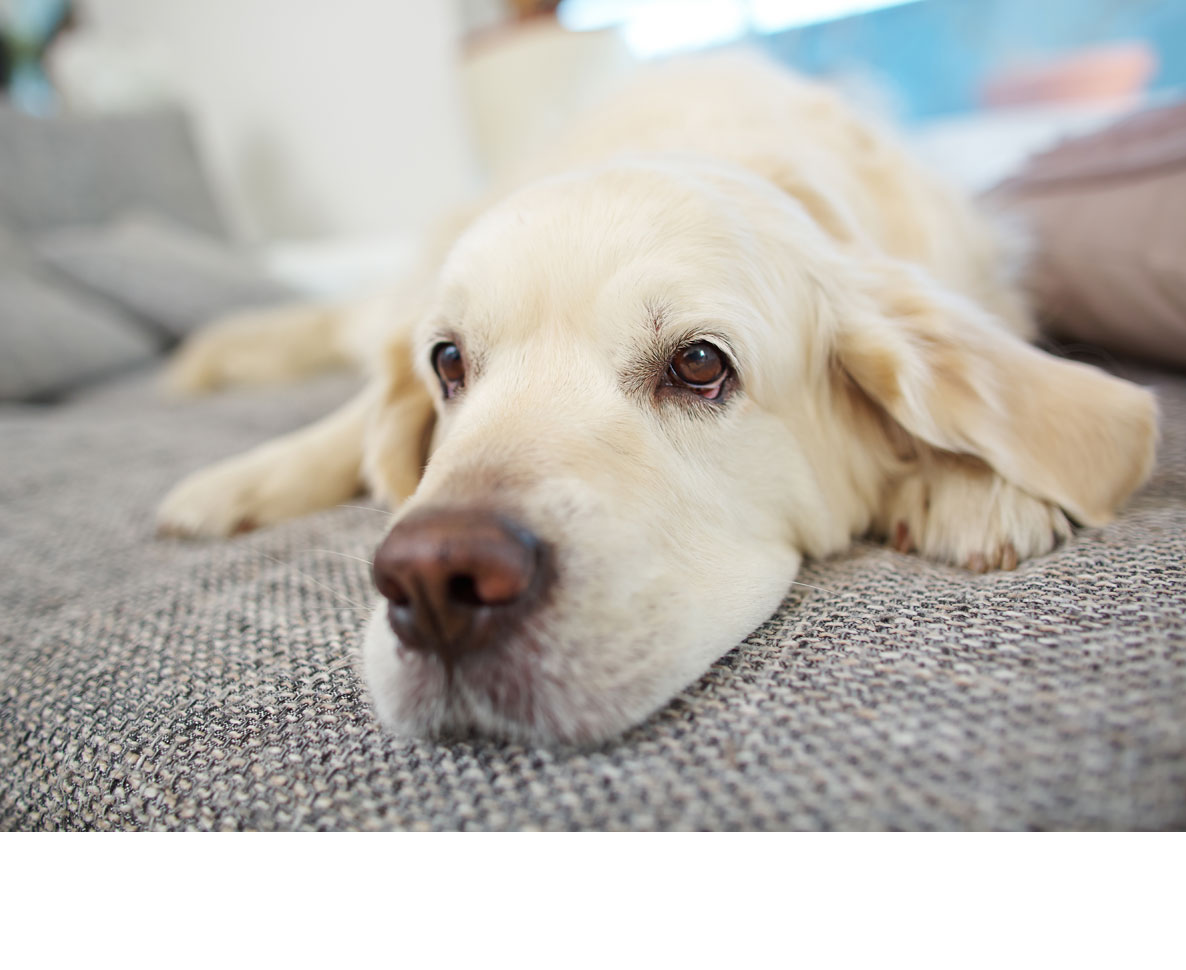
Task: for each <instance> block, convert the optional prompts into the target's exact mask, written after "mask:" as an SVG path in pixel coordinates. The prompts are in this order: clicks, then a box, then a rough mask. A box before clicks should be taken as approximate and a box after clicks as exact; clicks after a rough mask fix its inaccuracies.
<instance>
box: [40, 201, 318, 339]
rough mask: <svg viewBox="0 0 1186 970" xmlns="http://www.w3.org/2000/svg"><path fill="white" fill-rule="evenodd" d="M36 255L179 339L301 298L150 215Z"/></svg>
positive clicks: (75, 232) (92, 230)
mask: <svg viewBox="0 0 1186 970" xmlns="http://www.w3.org/2000/svg"><path fill="white" fill-rule="evenodd" d="M37 252H38V254H39V255H40V256H41V257H42V259H44V260H45V261H46V262H47V263H48V264H50V265H51V266H53V267H54V268H55V269H56V270H58V271H59V272H61V273H64V274H66V275H67V276H69V277H70V278H71V279H73V280H74V281H75V282H77V283H80V284H82V285H84V286H86V287H88V288H90V289H92V290H94V291H95V292H97V293H101V294H102V295H103V296H105V297H107V298H109V299H111V300H113V301H115V302H117V303H119V304H120V305H121V306H123V307H125V308H126V309H128V310H130V311H132V312H134V313H135V314H137V315H138V316H139V317H141V318H142V319H143V320H145V321H146V322H147V323H149V324H151V325H153V326H156V327H159V328H161V329H162V330H163V331H164V332H165V333H166V334H167V335H168V336H170V337H175V338H176V337H183V336H185V335H186V334H187V333H189V332H190V331H192V330H194V329H195V328H197V327H200V326H201V325H202V324H205V323H209V322H210V321H211V320H213V319H215V318H217V317H220V316H222V315H224V314H227V313H231V312H233V311H236V310H241V309H244V308H246V307H252V306H270V305H273V304H276V303H286V302H290V301H292V300H295V299H298V298H299V297H298V294H297V293H296V292H295V291H294V290H292V289H290V288H289V287H287V286H285V285H283V284H282V283H279V282H277V281H276V280H274V279H272V278H271V277H269V276H268V275H266V274H265V273H264V272H263V271H262V270H260V269H259V268H257V267H256V266H255V265H254V264H253V263H252V261H251V260H250V258H249V257H248V256H247V254H245V253H243V252H241V251H239V250H236V249H234V248H232V247H230V246H228V245H227V244H226V243H224V242H222V241H220V240H218V239H215V238H213V237H210V236H203V235H202V234H200V233H197V232H194V231H193V230H190V229H187V228H185V227H184V226H181V225H178V224H176V223H173V222H170V221H169V220H168V219H165V218H162V217H160V216H157V215H152V214H148V213H139V214H129V215H126V216H124V217H122V218H120V219H117V220H115V221H113V222H110V223H106V224H104V225H101V226H92V227H83V228H71V229H62V230H58V231H57V232H53V233H48V234H46V235H43V236H42V237H41V238H40V239H39V240H38V242H37Z"/></svg>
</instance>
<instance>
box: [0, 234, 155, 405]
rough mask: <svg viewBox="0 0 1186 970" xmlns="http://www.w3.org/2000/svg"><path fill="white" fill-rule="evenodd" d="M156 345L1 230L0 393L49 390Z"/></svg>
mask: <svg viewBox="0 0 1186 970" xmlns="http://www.w3.org/2000/svg"><path fill="white" fill-rule="evenodd" d="M157 352H158V341H156V340H154V339H153V338H152V337H150V336H149V335H148V334H146V333H144V332H143V331H142V330H141V329H140V328H138V327H137V326H136V325H135V324H134V323H133V322H132V321H131V320H129V319H127V318H126V317H124V316H123V315H122V314H120V313H119V312H118V311H117V310H115V309H113V308H110V307H107V306H104V305H103V304H102V302H101V301H99V300H97V299H91V298H87V297H86V295H85V294H79V293H77V292H75V291H73V290H72V288H71V287H69V285H68V284H62V283H55V282H54V281H53V280H52V279H51V278H50V277H49V276H47V275H45V274H43V273H40V272H39V271H38V270H37V269H36V267H35V266H34V265H33V261H32V260H31V259H30V258H29V256H28V254H27V253H25V252H24V251H23V250H22V249H21V247H20V246H19V245H18V244H17V243H16V242H15V241H14V240H13V239H11V238H10V237H8V236H6V235H5V234H4V232H3V231H0V400H5V401H12V400H34V399H44V398H50V397H54V396H57V395H59V394H61V393H63V392H65V391H69V390H71V389H73V388H74V387H76V386H78V385H80V384H82V383H84V382H86V381H89V380H93V379H95V378H98V377H101V376H104V375H106V374H109V373H112V372H114V371H117V370H122V369H124V368H127V367H129V366H131V365H133V364H136V363H139V362H141V361H144V360H147V359H148V358H150V357H153V356H154V355H155V354H156V353H157Z"/></svg>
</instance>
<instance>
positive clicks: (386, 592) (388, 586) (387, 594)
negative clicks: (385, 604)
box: [374, 569, 412, 606]
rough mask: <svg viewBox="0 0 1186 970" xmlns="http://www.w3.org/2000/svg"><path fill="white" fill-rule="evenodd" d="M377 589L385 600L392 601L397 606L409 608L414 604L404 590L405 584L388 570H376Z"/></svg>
mask: <svg viewBox="0 0 1186 970" xmlns="http://www.w3.org/2000/svg"><path fill="white" fill-rule="evenodd" d="M374 577H375V589H377V590H378V591H379V594H380V595H381V596H383V597H384V598H385V599H387V600H390V601H391V602H392V603H394V604H395V605H396V606H408V605H409V604H411V602H412V598H411V597H410V596H409V595H408V591H407V590H406V589H404V587H403V584H402V583H401V582H400V581H399V580H398V579H397V578H396V577H395V575H394V574H393V573H392V572H391V571H390V570H386V569H375V570H374Z"/></svg>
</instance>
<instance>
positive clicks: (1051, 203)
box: [988, 102, 1186, 367]
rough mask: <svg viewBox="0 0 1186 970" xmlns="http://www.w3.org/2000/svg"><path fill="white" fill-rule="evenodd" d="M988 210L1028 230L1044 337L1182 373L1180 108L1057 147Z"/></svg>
mask: <svg viewBox="0 0 1186 970" xmlns="http://www.w3.org/2000/svg"><path fill="white" fill-rule="evenodd" d="M988 199H989V200H990V202H991V203H993V204H994V205H997V206H1003V207H1004V208H1005V209H1006V210H1007V211H1012V212H1015V213H1017V214H1019V215H1020V216H1021V217H1022V219H1023V220H1024V222H1025V223H1026V224H1027V227H1028V229H1029V230H1030V233H1031V235H1032V239H1033V244H1034V245H1033V248H1034V252H1033V258H1032V262H1031V265H1030V269H1029V272H1028V276H1027V282H1028V285H1029V288H1030V290H1031V292H1032V294H1033V296H1034V298H1035V300H1036V302H1037V306H1038V310H1039V313H1040V314H1041V317H1042V319H1043V322H1044V325H1045V328H1046V330H1047V331H1048V332H1049V333H1050V334H1052V335H1053V336H1055V337H1057V338H1059V339H1061V340H1073V341H1081V342H1087V343H1091V344H1095V345H1098V346H1100V347H1104V348H1107V349H1109V350H1114V351H1118V352H1120V353H1126V354H1131V355H1134V356H1138V357H1143V358H1147V359H1149V360H1152V361H1156V362H1158V363H1161V364H1164V365H1169V366H1175V367H1186V102H1184V103H1179V104H1175V105H1170V106H1168V107H1164V108H1156V109H1151V110H1147V111H1142V112H1140V113H1139V114H1136V115H1132V116H1130V117H1128V118H1125V119H1124V120H1122V121H1119V122H1117V123H1116V124H1114V125H1112V126H1110V127H1109V128H1107V129H1105V130H1103V131H1101V132H1097V133H1096V134H1093V135H1088V136H1085V137H1080V138H1074V139H1071V140H1069V141H1066V142H1063V143H1062V144H1060V145H1058V146H1057V147H1056V148H1054V149H1052V150H1050V151H1048V152H1045V153H1043V154H1040V155H1037V156H1035V157H1034V158H1032V159H1031V160H1030V161H1029V162H1027V163H1026V165H1025V167H1024V168H1023V169H1022V171H1021V172H1020V173H1018V174H1017V175H1016V176H1014V177H1013V178H1010V179H1008V180H1006V181H1005V182H1003V183H1001V184H1000V185H999V186H997V187H996V188H995V189H993V190H992V191H991V192H989V193H988Z"/></svg>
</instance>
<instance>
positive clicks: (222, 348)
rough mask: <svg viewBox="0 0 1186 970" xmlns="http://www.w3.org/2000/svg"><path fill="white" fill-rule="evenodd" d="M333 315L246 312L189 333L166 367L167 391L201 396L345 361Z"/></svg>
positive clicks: (301, 309)
mask: <svg viewBox="0 0 1186 970" xmlns="http://www.w3.org/2000/svg"><path fill="white" fill-rule="evenodd" d="M335 328H336V321H335V317H334V316H333V314H331V313H328V312H327V311H326V310H325V309H324V308H322V307H317V306H291V307H289V306H282V307H274V308H270V309H258V310H247V311H244V312H242V313H237V314H233V315H232V316H229V317H224V318H222V319H220V320H216V321H215V322H213V323H211V324H209V325H208V326H206V327H204V328H202V329H201V330H198V331H197V332H196V333H194V334H193V335H192V336H190V337H189V338H188V339H187V340H186V341H185V343H183V344H182V345H181V347H180V348H178V350H177V351H176V353H174V355H173V357H172V359H171V360H170V361H169V363H168V365H167V366H166V368H165V371H164V375H163V376H162V379H161V386H162V388H163V390H164V391H165V393H166V394H170V395H174V396H187V395H193V394H203V393H206V392H208V391H213V390H216V389H218V388H221V387H226V386H230V385H236V384H243V385H253V384H254V385H258V384H277V383H284V382H286V381H293V380H299V379H301V378H304V377H308V376H309V375H311V374H314V373H316V372H318V371H320V370H323V369H326V368H328V367H336V366H341V365H343V364H345V363H347V360H346V357H345V356H344V355H343V353H342V352H341V350H340V349H339V348H338V347H337V345H336V337H335V333H336V330H335Z"/></svg>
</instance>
